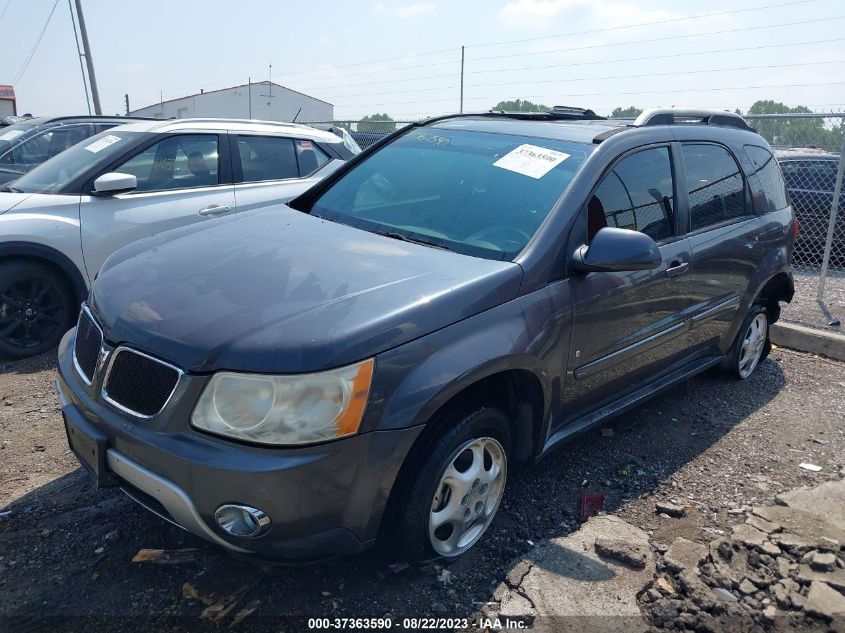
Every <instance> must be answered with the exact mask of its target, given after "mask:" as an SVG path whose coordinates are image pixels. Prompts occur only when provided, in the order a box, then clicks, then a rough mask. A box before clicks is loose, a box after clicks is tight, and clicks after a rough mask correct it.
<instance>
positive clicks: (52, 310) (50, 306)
mask: <svg viewBox="0 0 845 633" xmlns="http://www.w3.org/2000/svg"><path fill="white" fill-rule="evenodd" d="M75 304H76V301H75V298H74V293H73V290H72V289H71V286H70V284H69V283H68V282H67V280H66V279H65V278H64V277H63V276H62V275H61V274H60V273H57V272H56V271H55V270H53V269H52V268H50V267H49V266H45V265H44V264H39V263H37V262H30V261H10V262H5V263H2V264H0V357H2V358H6V359H19V358H27V357H28V356H34V355H36V354H41V353H43V352H46V351H49V350H51V349H53V348H55V347H56V345H58V343H59V341H60V340H61V338H62V336H63V335H64V333H65V332H67V331H68V330H69V329H70V328H71V326H72V325H73V322H74V319H75V318H76V313H77V310H76V309H75V308H76V305H75Z"/></svg>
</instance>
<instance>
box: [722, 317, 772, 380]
mask: <svg viewBox="0 0 845 633" xmlns="http://www.w3.org/2000/svg"><path fill="white" fill-rule="evenodd" d="M771 349H772V344H771V342H770V341H769V319H768V315H767V313H766V308H764V307H763V306H761V305H759V304H756V303H755V304H754V305H753V306H751V309H750V310H749V311H748V314H747V315H746V317H745V320H744V321H743V322H742V327H741V328H740V330H739V334H738V335H737V339H736V342H735V343H734V346H733V348H732V350H731V352H730V354H729V355H728V358H727V359H726V360H727V369H728V370H729V371H730V372H731V373H733V374H735V375H736V376H737V377H739V378H740V379H742V380H745V379H746V378H748V377H749V376H751V374H752V373H753V372H754V370H755V369H756V368H757V366H758V365H759V364H760V363H762V362H763V361H764V360H765V359H766V357H767V356H768V355H769V352H770V351H771Z"/></svg>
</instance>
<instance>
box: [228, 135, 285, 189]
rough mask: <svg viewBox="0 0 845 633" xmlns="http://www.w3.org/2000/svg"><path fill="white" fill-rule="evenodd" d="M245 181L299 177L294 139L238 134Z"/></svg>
mask: <svg viewBox="0 0 845 633" xmlns="http://www.w3.org/2000/svg"><path fill="white" fill-rule="evenodd" d="M238 154H239V156H240V159H241V169H242V170H243V181H244V182H260V181H262V180H283V179H285V178H299V169H298V168H297V166H296V150H294V147H293V140H291V139H289V138H284V137H280V136H238Z"/></svg>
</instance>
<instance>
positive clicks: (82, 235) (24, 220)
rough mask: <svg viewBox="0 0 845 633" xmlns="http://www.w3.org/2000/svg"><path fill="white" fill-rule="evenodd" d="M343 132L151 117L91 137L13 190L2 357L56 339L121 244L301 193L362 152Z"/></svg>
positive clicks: (1, 193)
mask: <svg viewBox="0 0 845 633" xmlns="http://www.w3.org/2000/svg"><path fill="white" fill-rule="evenodd" d="M339 133H341V134H342V137H341V136H337V135H335V134H333V133H331V132H327V131H322V130H317V129H314V128H310V127H306V126H302V125H295V124H290V123H271V122H260V121H237V120H223V119H181V120H172V121H145V122H141V123H134V124H130V125H124V126H121V127H119V128H114V129H111V130H108V131H105V132H103V133H101V134H98V135H96V136H92V137H91V138H90V139H88V140H87V141H84V142H82V143H79V144H78V145H75V146H74V147H72V148H70V149H68V150H67V151H65V152H63V153H61V154H59V155H58V156H55V157H54V158H51V159H50V160H48V161H47V162H45V163H43V164H41V165H39V166H38V167H36V168H35V169H33V170H32V171H30V172H29V173H27V174H24V175H23V176H22V177H21V178H19V179H18V180H16V181H13V182H12V183H10V184H9V185H7V186H5V187H3V188H2V189H0V357H6V358H24V357H26V356H30V355H33V354H38V353H40V352H43V351H46V350H48V349H51V348H52V347H54V346H55V345H56V344H57V343H58V341H59V339H60V338H61V336H62V334H63V333H64V332H65V331H67V330H68V329H69V328H70V327H71V325H72V324H73V320H74V319H75V317H76V315H77V314H78V312H79V304H80V302H81V301H82V300H83V299H84V297H85V294H86V292H87V289H88V284H89V283H90V281H92V280H93V279H94V276H95V275H96V274H97V271H98V270H99V269H100V266H102V264H103V262H104V261H105V260H106V258H107V257H108V256H109V255H111V254H112V253H113V252H114V251H116V250H117V249H119V248H120V247H121V246H124V245H126V244H129V243H131V242H134V241H136V240H139V239H141V238H144V237H147V236H150V235H153V234H156V233H160V232H162V231H166V230H168V229H173V228H176V227H181V226H185V225H188V224H194V223H199V222H208V221H211V220H212V219H213V218H215V217H220V216H226V215H231V214H233V213H239V212H242V211H247V210H250V209H257V208H260V207H265V206H268V205H274V204H278V203H281V202H286V201H288V200H291V199H293V198H294V197H296V196H297V195H299V194H300V193H302V192H303V191H305V190H306V189H308V188H309V187H310V186H311V185H313V184H314V183H315V182H317V181H319V180H320V179H321V178H323V177H325V176H326V175H327V174H330V173H331V172H332V171H334V170H335V169H336V168H337V167H338V166H339V165H340V164H342V162H343V161H345V160H347V159H349V158H351V157H352V156H354V155H355V154H357V153H358V152H360V148H359V147H358V146H357V145H356V144H355V141H353V140H352V139H351V137H349V135H348V134H347V133H346V132H343V131H339ZM279 212H280V213H290V211H285V210H281V209H280V211H279Z"/></svg>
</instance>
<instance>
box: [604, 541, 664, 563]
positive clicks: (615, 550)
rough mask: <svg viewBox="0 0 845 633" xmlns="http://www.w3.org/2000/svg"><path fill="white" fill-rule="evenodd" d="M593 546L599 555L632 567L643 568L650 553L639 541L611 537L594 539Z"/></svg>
mask: <svg viewBox="0 0 845 633" xmlns="http://www.w3.org/2000/svg"><path fill="white" fill-rule="evenodd" d="M595 548H596V553H597V554H598V555H599V556H601V557H603V558H610V559H612V560H616V561H619V562H621V563H625V564H626V565H630V566H631V567H633V568H634V569H645V565H646V561H647V560H648V558H649V555H650V550H649V549H648V548H647V547H643V546H642V545H641V544H639V543H629V542H627V541H619V540H613V539H603V538H600V539H596V543H595Z"/></svg>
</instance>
